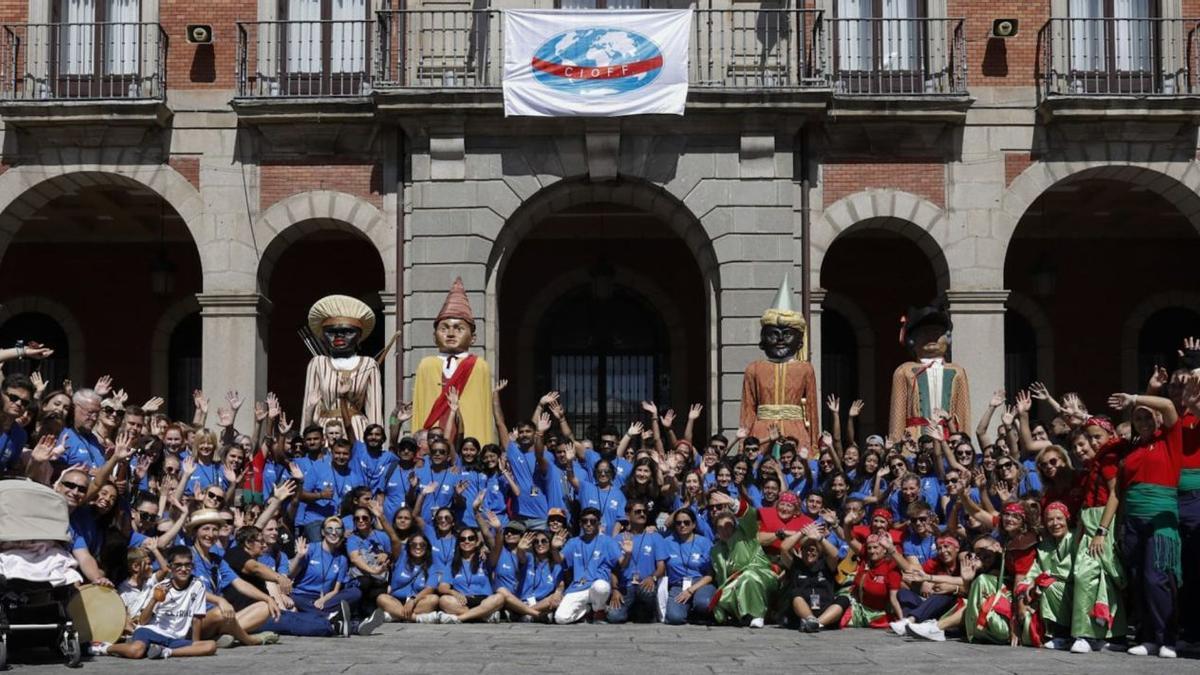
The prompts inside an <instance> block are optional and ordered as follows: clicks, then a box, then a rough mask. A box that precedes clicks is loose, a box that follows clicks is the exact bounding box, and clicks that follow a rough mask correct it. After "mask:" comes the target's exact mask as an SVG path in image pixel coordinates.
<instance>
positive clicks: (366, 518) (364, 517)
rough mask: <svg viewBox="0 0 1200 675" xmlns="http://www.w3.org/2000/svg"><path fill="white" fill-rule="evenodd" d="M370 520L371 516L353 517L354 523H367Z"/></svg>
mask: <svg viewBox="0 0 1200 675" xmlns="http://www.w3.org/2000/svg"><path fill="white" fill-rule="evenodd" d="M370 520H371V516H354V521H355V522H360V521H362V522H369V521H370Z"/></svg>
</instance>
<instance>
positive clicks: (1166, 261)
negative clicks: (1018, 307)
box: [1004, 167, 1200, 409]
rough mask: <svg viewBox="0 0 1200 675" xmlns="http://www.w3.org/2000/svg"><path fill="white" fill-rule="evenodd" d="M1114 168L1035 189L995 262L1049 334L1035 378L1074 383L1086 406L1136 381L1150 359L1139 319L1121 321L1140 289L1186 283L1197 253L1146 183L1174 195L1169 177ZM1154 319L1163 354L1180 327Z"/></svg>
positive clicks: (1135, 305) (1141, 381) (1190, 285)
mask: <svg viewBox="0 0 1200 675" xmlns="http://www.w3.org/2000/svg"><path fill="white" fill-rule="evenodd" d="M1121 171H1123V173H1122V174H1121V177H1117V176H1115V175H1113V171H1111V170H1108V169H1092V170H1087V171H1084V172H1081V173H1078V174H1075V175H1073V176H1070V177H1067V178H1065V179H1063V180H1061V181H1059V182H1057V183H1055V184H1053V185H1052V186H1050V187H1049V188H1048V189H1046V190H1045V191H1043V192H1042V194H1040V195H1039V196H1038V197H1037V199H1035V200H1034V201H1033V202H1032V203H1031V204H1030V206H1029V207H1028V208H1027V209H1026V210H1025V212H1024V214H1023V215H1022V217H1021V220H1020V221H1019V223H1018V225H1017V227H1016V229H1015V231H1014V232H1013V236H1012V239H1011V240H1010V242H1009V245H1008V250H1007V253H1006V256H1005V263H1004V285H1005V287H1006V288H1009V289H1011V290H1012V291H1013V294H1014V295H1017V294H1019V295H1020V296H1021V297H1022V298H1023V303H1024V304H1026V305H1027V306H1028V309H1030V310H1032V311H1033V312H1035V313H1036V314H1039V315H1041V316H1044V317H1046V320H1047V321H1048V323H1049V331H1050V332H1051V333H1052V334H1053V335H1054V336H1055V349H1054V353H1053V358H1052V359H1048V360H1049V361H1051V363H1046V362H1045V361H1046V360H1047V359H1042V358H1038V359H1037V366H1036V367H1037V371H1038V372H1037V379H1042V380H1051V379H1052V380H1053V381H1054V382H1055V383H1056V386H1057V388H1058V390H1060V391H1059V392H1056V393H1061V391H1077V392H1078V393H1079V395H1080V396H1081V397H1082V398H1083V400H1084V402H1085V403H1087V404H1089V405H1090V406H1091V407H1092V408H1093V409H1094V408H1096V407H1098V406H1101V405H1102V404H1103V401H1104V400H1105V399H1106V398H1107V396H1108V395H1109V394H1110V393H1111V392H1112V391H1114V390H1116V389H1126V390H1128V389H1129V388H1133V390H1135V391H1140V390H1141V388H1142V387H1143V386H1144V385H1145V377H1146V376H1148V374H1149V370H1148V369H1149V367H1151V366H1152V365H1154V364H1152V363H1151V364H1149V365H1145V366H1143V364H1142V363H1141V361H1142V357H1141V353H1142V352H1141V348H1140V346H1135V345H1136V343H1138V342H1140V341H1139V340H1138V338H1137V336H1138V334H1139V333H1138V331H1139V330H1140V327H1135V328H1134V329H1133V332H1132V333H1131V334H1130V335H1129V336H1128V338H1126V337H1125V336H1124V335H1123V331H1122V327H1123V326H1125V325H1126V324H1127V323H1128V322H1129V320H1130V318H1131V316H1132V315H1133V314H1135V313H1136V312H1138V311H1140V310H1139V306H1140V305H1141V303H1142V302H1143V301H1144V300H1145V299H1146V298H1147V297H1150V296H1154V295H1161V294H1164V293H1170V292H1171V291H1175V290H1178V289H1186V290H1190V289H1194V288H1195V280H1194V276H1195V275H1194V272H1193V269H1194V261H1195V260H1196V259H1197V256H1200V237H1197V236H1196V229H1195V226H1194V225H1193V224H1192V223H1191V222H1189V220H1188V218H1187V217H1186V216H1185V215H1184V212H1183V211H1181V209H1180V208H1179V206H1177V205H1176V204H1175V203H1173V201H1172V200H1169V199H1168V198H1167V197H1165V196H1164V195H1162V194H1160V193H1159V192H1158V191H1156V190H1167V191H1168V192H1169V193H1170V194H1171V195H1172V196H1173V197H1177V196H1178V194H1179V193H1180V191H1179V190H1175V189H1172V188H1173V187H1174V186H1173V184H1172V181H1171V180H1170V179H1167V178H1166V177H1165V176H1163V175H1162V174H1158V173H1157V172H1154V171H1150V170H1147V169H1130V168H1127V167H1126V168H1122V169H1121ZM1126 176H1128V178H1126ZM1193 198H1194V195H1193ZM1023 313H1024V314H1026V315H1027V316H1028V315H1029V312H1027V311H1025V312H1023ZM1184 324H1186V321H1185V322H1184ZM1139 325H1140V322H1139ZM1158 325H1159V326H1161V327H1163V329H1164V330H1165V331H1166V332H1167V333H1171V334H1169V335H1162V336H1161V339H1162V340H1164V341H1167V342H1170V343H1171V344H1172V345H1173V346H1172V347H1171V350H1172V353H1173V350H1174V349H1176V348H1177V347H1178V345H1179V343H1180V341H1181V340H1182V339H1183V338H1184V337H1185V336H1186V335H1188V333H1176V332H1174V331H1175V330H1178V329H1180V328H1181V325H1180V324H1178V323H1174V322H1173V321H1172V322H1167V323H1162V324H1158ZM1172 326H1174V328H1172ZM1156 339H1157V337H1156ZM1123 340H1127V342H1128V344H1127V345H1123V344H1122V342H1123ZM1147 344H1149V343H1147ZM1163 346H1164V345H1157V346H1154V347H1153V348H1150V349H1149V351H1148V352H1147V356H1146V358H1147V359H1148V360H1153V358H1152V354H1154V353H1159V352H1160V351H1161V349H1162V347H1163ZM1170 363H1171V362H1170V361H1168V362H1163V363H1162V364H1163V365H1169V364H1170ZM1051 368H1052V369H1053V370H1052V371H1050V369H1051ZM1024 377H1028V375H1025V376H1024ZM1028 384H1029V382H1028V381H1025V382H1009V384H1008V386H1009V387H1010V388H1016V387H1022V388H1023V387H1025V386H1028Z"/></svg>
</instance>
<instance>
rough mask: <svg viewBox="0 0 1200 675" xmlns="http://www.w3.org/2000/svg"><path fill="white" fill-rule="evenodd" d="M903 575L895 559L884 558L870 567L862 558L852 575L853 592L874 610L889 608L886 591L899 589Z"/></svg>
mask: <svg viewBox="0 0 1200 675" xmlns="http://www.w3.org/2000/svg"><path fill="white" fill-rule="evenodd" d="M902 581H903V576H902V575H901V574H900V567H899V566H898V565H897V564H896V561H895V560H892V559H891V558H884V559H883V560H880V561H879V562H877V563H875V564H874V565H872V566H871V567H867V562H866V561H865V560H863V561H862V562H860V563H859V565H858V573H857V574H855V575H854V592H855V596H856V597H857V598H858V601H859V602H861V603H862V604H863V605H864V606H866V607H868V608H870V609H874V610H877V611H878V610H885V609H888V608H889V604H888V593H889V592H890V591H898V590H900V583H901V582H902Z"/></svg>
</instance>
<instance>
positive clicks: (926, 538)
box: [899, 502, 937, 570]
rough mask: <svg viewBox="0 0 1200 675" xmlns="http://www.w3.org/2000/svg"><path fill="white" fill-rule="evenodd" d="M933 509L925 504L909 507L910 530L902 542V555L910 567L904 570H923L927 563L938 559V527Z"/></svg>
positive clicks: (907, 530) (918, 503)
mask: <svg viewBox="0 0 1200 675" xmlns="http://www.w3.org/2000/svg"><path fill="white" fill-rule="evenodd" d="M933 518H934V515H933V508H932V507H930V506H929V504H926V503H925V502H917V503H915V504H913V505H911V506H909V507H908V528H907V529H906V531H905V533H904V537H903V539H901V540H900V551H899V552H900V554H901V555H902V556H903V557H904V559H905V561H906V562H907V563H909V564H908V565H903V564H902V565H901V567H902V568H903V569H913V570H918V569H922V568H923V567H924V565H925V563H926V562H928V561H930V560H932V559H934V558H935V557H937V541H936V538H937V537H936V535H937V525H936V523H934V520H933Z"/></svg>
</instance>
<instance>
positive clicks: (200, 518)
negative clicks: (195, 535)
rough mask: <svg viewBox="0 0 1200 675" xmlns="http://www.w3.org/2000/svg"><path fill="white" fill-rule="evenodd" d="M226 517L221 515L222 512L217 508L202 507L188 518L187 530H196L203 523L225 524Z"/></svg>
mask: <svg viewBox="0 0 1200 675" xmlns="http://www.w3.org/2000/svg"><path fill="white" fill-rule="evenodd" d="M224 524H225V519H224V518H222V517H221V512H220V511H217V510H216V509H200V510H199V511H196V512H195V513H193V514H192V517H191V518H189V519H188V523H187V531H188V532H192V531H195V530H196V528H198V527H200V526H202V525H224Z"/></svg>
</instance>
